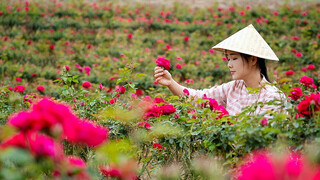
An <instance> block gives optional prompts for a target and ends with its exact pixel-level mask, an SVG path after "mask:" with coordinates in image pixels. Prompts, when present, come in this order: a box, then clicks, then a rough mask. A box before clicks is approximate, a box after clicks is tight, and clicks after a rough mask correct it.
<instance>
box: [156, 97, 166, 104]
mask: <svg viewBox="0 0 320 180" xmlns="http://www.w3.org/2000/svg"><path fill="white" fill-rule="evenodd" d="M153 103H157V104H158V103H165V100H164V99H162V98H157V97H156V98H154V100H153Z"/></svg>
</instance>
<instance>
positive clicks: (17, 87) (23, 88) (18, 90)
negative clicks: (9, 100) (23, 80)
mask: <svg viewBox="0 0 320 180" xmlns="http://www.w3.org/2000/svg"><path fill="white" fill-rule="evenodd" d="M25 89H26V88H25V87H24V86H22V85H18V86H16V87H14V91H15V92H20V93H23V92H24V90H25Z"/></svg>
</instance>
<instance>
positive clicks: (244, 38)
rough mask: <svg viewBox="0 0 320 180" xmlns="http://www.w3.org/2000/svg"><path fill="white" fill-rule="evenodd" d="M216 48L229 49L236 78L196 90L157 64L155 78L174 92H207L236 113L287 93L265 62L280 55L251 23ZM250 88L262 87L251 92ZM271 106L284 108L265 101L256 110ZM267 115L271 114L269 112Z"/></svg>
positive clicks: (201, 93)
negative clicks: (271, 80)
mask: <svg viewBox="0 0 320 180" xmlns="http://www.w3.org/2000/svg"><path fill="white" fill-rule="evenodd" d="M212 49H214V50H218V51H222V52H224V53H225V55H226V58H227V60H228V68H229V69H230V73H231V75H232V79H233V81H231V82H228V83H225V84H222V85H220V86H215V87H212V88H210V89H204V90H194V89H190V88H186V87H183V86H181V85H179V84H178V83H177V82H176V81H175V80H174V79H172V76H171V74H170V73H169V72H168V71H166V70H164V69H162V68H161V67H156V68H155V75H154V78H155V81H156V82H158V83H159V84H161V85H164V86H167V87H168V88H169V89H170V91H171V92H172V93H173V94H174V95H178V96H183V95H184V92H183V91H184V89H187V90H188V91H189V94H190V96H193V97H196V98H202V97H203V96H204V95H205V96H207V97H208V98H213V99H215V100H216V101H217V102H218V103H219V104H222V105H223V106H224V107H225V108H226V110H227V111H228V112H229V114H230V115H236V114H238V113H240V112H241V110H242V108H244V107H246V106H249V105H252V104H254V103H257V102H264V103H265V102H269V101H271V100H274V99H278V100H279V99H283V98H284V97H285V96H284V94H283V93H282V92H281V91H279V90H278V89H277V88H276V87H274V86H271V85H270V83H269V78H268V74H267V67H266V64H265V59H268V60H276V61H278V60H279V59H278V58H277V56H276V55H275V54H274V52H273V51H272V49H271V48H270V47H269V45H268V44H267V43H266V42H265V41H264V39H263V38H262V37H261V36H260V34H259V33H258V32H257V31H256V30H255V28H254V27H253V26H252V25H251V24H250V25H249V26H247V27H245V28H244V29H242V30H240V31H238V32H237V33H235V34H233V35H232V36H230V37H229V38H227V39H225V40H224V41H222V42H221V43H219V44H217V45H216V46H214V47H213V48H212ZM248 88H251V89H258V91H257V93H249V90H248ZM268 110H276V111H278V112H280V110H279V107H278V106H275V105H264V106H258V107H257V109H256V110H255V112H254V114H256V115H257V114H261V113H267V111H268ZM265 117H267V118H270V116H269V115H265Z"/></svg>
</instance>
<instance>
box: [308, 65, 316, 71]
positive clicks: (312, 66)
mask: <svg viewBox="0 0 320 180" xmlns="http://www.w3.org/2000/svg"><path fill="white" fill-rule="evenodd" d="M315 68H316V67H315V66H314V65H313V64H309V65H308V67H307V69H310V70H313V69H315Z"/></svg>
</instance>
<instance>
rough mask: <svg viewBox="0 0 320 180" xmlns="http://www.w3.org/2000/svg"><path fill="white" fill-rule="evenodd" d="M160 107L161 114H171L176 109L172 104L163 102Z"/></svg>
mask: <svg viewBox="0 0 320 180" xmlns="http://www.w3.org/2000/svg"><path fill="white" fill-rule="evenodd" d="M161 108H162V114H172V113H175V112H176V111H177V110H176V108H175V107H174V106H173V105H172V104H165V105H163V106H161Z"/></svg>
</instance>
